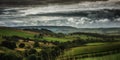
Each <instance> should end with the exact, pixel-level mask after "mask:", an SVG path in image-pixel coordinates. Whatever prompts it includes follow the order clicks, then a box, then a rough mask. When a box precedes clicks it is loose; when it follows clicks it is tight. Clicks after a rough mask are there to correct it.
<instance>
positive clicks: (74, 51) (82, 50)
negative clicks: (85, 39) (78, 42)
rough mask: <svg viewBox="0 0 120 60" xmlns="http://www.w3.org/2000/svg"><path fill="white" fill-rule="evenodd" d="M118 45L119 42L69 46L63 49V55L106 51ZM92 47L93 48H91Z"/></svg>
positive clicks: (119, 44)
mask: <svg viewBox="0 0 120 60" xmlns="http://www.w3.org/2000/svg"><path fill="white" fill-rule="evenodd" d="M119 46H120V42H115V43H106V44H105V43H104V44H103V45H101V43H100V45H98V44H97V45H95V44H93V45H91V44H90V45H87V46H81V47H75V48H71V49H70V50H67V51H65V53H64V56H70V55H71V56H72V55H79V54H84V53H92V52H100V51H108V50H113V49H117V48H119ZM93 49H94V50H93Z"/></svg>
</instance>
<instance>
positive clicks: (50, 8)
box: [0, 0, 120, 28]
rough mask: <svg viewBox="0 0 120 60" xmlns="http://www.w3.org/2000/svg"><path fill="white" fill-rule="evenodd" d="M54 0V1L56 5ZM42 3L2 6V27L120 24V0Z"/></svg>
mask: <svg viewBox="0 0 120 60" xmlns="http://www.w3.org/2000/svg"><path fill="white" fill-rule="evenodd" d="M48 1H50V2H48ZM51 1H55V2H54V4H53V3H51ZM43 2H44V3H45V2H46V3H47V4H46V5H37V6H34V7H31V6H29V7H6V8H3V7H1V8H0V26H73V27H78V28H100V27H120V0H105V1H100V0H94V1H93V0H85V1H82V2H81V1H80V0H70V1H69V0H65V1H62V3H61V2H60V1H59V0H45V1H43ZM55 3H56V4H55ZM68 3H69V4H68Z"/></svg>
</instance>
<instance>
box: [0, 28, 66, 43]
mask: <svg viewBox="0 0 120 60" xmlns="http://www.w3.org/2000/svg"><path fill="white" fill-rule="evenodd" d="M36 34H38V33H36V32H30V31H23V30H17V29H12V28H5V27H4V28H3V27H0V41H1V40H2V38H1V36H20V37H24V38H31V39H34V35H36ZM43 39H44V40H47V41H59V42H67V41H68V39H65V38H56V37H46V36H44V38H43ZM39 40H41V39H39Z"/></svg>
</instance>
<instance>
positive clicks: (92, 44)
mask: <svg viewBox="0 0 120 60" xmlns="http://www.w3.org/2000/svg"><path fill="white" fill-rule="evenodd" d="M104 44H107V43H102V42H98V43H88V44H86V45H87V46H97V45H104Z"/></svg>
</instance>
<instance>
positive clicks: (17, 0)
mask: <svg viewBox="0 0 120 60" xmlns="http://www.w3.org/2000/svg"><path fill="white" fill-rule="evenodd" d="M85 1H90V2H93V1H107V0H0V5H38V4H39V5H46V4H71V3H79V2H85Z"/></svg>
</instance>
